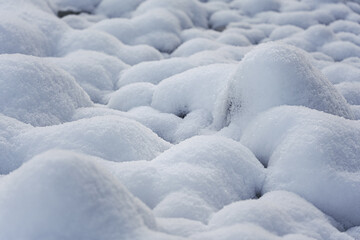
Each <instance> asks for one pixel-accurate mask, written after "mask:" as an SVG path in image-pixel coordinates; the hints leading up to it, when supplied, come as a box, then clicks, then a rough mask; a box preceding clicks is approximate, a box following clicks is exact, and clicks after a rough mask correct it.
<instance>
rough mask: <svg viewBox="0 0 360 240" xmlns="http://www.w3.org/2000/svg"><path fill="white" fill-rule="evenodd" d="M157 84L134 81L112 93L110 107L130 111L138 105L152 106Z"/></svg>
mask: <svg viewBox="0 0 360 240" xmlns="http://www.w3.org/2000/svg"><path fill="white" fill-rule="evenodd" d="M154 89H155V86H154V85H153V84H151V83H146V82H144V83H142V82H140V83H133V84H129V85H126V86H125V87H122V88H120V89H119V90H117V91H116V92H114V93H112V94H111V95H110V97H109V98H110V99H109V103H108V107H109V108H113V109H117V110H121V111H128V110H130V109H132V108H134V107H138V106H150V104H151V100H152V96H153V92H154Z"/></svg>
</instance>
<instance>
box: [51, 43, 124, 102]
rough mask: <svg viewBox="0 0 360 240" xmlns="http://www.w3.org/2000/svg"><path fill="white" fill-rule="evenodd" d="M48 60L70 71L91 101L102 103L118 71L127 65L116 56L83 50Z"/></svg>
mask: <svg viewBox="0 0 360 240" xmlns="http://www.w3.org/2000/svg"><path fill="white" fill-rule="evenodd" d="M50 60H51V61H53V62H54V63H55V64H57V66H59V67H61V68H62V69H64V70H65V71H67V72H68V73H70V74H71V75H72V76H73V77H74V78H75V80H76V82H77V83H79V85H80V86H81V87H82V88H83V89H84V90H85V91H86V92H87V93H88V95H89V96H90V97H91V100H92V101H93V102H95V103H103V104H104V103H106V102H107V97H106V95H107V94H108V93H110V92H112V91H113V90H114V89H115V88H116V82H117V81H118V78H119V75H120V72H121V71H122V70H124V69H126V68H127V67H128V65H127V64H125V63H123V62H122V61H120V60H119V59H118V58H116V57H113V56H109V55H106V54H103V53H100V52H95V51H84V50H79V51H75V52H72V53H70V54H68V55H66V56H65V57H63V58H53V59H50Z"/></svg>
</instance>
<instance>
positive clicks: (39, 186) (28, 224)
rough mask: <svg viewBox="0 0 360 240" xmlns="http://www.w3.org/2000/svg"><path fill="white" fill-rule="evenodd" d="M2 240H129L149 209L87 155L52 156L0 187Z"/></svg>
mask: <svg viewBox="0 0 360 240" xmlns="http://www.w3.org/2000/svg"><path fill="white" fill-rule="evenodd" d="M0 193H1V194H0V209H1V211H0V238H1V239H31V240H32V239H34V240H35V239H54V240H55V239H56V240H57V239H59V240H60V239H73V238H74V237H76V238H77V239H109V240H112V239H119V238H120V239H133V238H132V235H133V234H134V231H136V230H137V229H139V228H145V227H149V228H153V229H154V228H155V227H156V223H155V219H154V217H153V216H152V214H151V212H150V211H149V209H148V208H147V207H146V206H145V205H144V204H142V203H141V202H140V201H139V200H138V199H136V198H134V197H133V196H132V195H131V194H130V193H129V192H128V190H126V189H125V187H123V186H122V185H121V184H120V183H119V182H118V181H117V180H116V179H115V178H113V177H112V176H111V175H110V174H108V173H107V172H106V171H105V170H103V169H102V168H101V167H100V166H99V164H97V163H96V162H95V160H94V159H93V158H91V157H89V156H86V155H80V154H76V153H73V152H68V151H59V150H52V151H49V152H46V153H43V154H41V155H38V156H36V157H34V158H33V159H32V160H30V161H29V162H28V163H26V164H24V165H23V166H22V167H21V168H19V169H18V170H16V171H14V172H13V173H12V174H10V175H8V176H5V177H4V178H2V179H1V182H0Z"/></svg>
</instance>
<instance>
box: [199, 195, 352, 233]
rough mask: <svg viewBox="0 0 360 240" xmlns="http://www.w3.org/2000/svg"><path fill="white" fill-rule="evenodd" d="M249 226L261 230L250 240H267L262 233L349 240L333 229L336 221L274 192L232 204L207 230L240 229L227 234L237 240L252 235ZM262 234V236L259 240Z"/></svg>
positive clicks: (298, 199) (299, 199)
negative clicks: (231, 227)
mask: <svg viewBox="0 0 360 240" xmlns="http://www.w3.org/2000/svg"><path fill="white" fill-rule="evenodd" d="M250 224H253V225H255V226H258V227H260V231H259V232H260V234H259V236H258V237H259V238H254V237H252V238H250V239H268V238H267V237H266V238H265V236H266V234H265V233H266V232H265V231H268V232H270V233H271V234H273V235H275V236H287V235H290V234H291V235H298V238H295V239H308V238H310V239H319V240H321V239H323V240H330V239H344V240H345V239H349V240H350V239H351V238H350V237H348V236H347V235H346V234H344V233H340V232H339V231H338V230H337V229H336V223H335V221H333V220H332V219H330V218H329V217H327V216H326V215H325V214H324V213H322V212H321V211H319V210H318V209H317V208H315V207H314V206H313V205H312V204H310V203H309V202H307V201H305V200H304V199H302V198H301V197H299V196H297V195H295V194H293V193H290V192H285V191H274V192H270V193H267V194H265V195H264V196H262V197H261V198H260V199H256V200H245V201H239V202H235V203H232V204H230V205H228V206H226V207H224V208H223V209H221V210H220V211H219V212H217V213H216V214H214V215H213V216H212V218H211V219H210V221H209V226H210V228H213V229H214V228H215V229H219V228H220V229H221V228H223V227H227V228H225V229H227V230H230V229H229V228H228V227H229V226H234V227H236V228H237V229H240V230H238V231H233V229H231V231H229V233H228V234H229V235H230V236H231V235H232V238H234V239H236V238H235V236H236V235H235V234H241V235H238V236H237V239H239V237H240V238H243V237H245V236H247V235H248V234H249V232H253V233H254V230H256V228H254V227H252V228H254V229H251V228H250V229H251V230H250V231H249V230H247V227H248V225H250ZM334 225H335V226H334ZM250 226H251V225H250ZM261 229H263V230H261ZM263 232H265V233H264V235H263V236H262V233H263ZM199 235H201V234H199ZM209 235H210V234H209V233H205V236H209ZM242 235H244V236H242ZM256 235H257V234H256V233H255V236H256ZM270 236H271V235H270ZM301 237H303V238H301ZM232 238H229V239H232ZM195 239H206V238H195ZM220 239H223V238H220ZM226 239H228V238H226ZM270 239H272V238H270ZM274 239H278V238H274ZM284 239H288V238H284ZM289 239H290V236H289Z"/></svg>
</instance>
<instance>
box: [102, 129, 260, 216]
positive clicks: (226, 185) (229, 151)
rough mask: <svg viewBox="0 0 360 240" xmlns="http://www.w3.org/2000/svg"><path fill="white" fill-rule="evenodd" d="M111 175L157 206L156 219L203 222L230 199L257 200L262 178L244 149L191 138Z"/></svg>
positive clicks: (121, 166)
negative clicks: (180, 219) (155, 156)
mask: <svg viewBox="0 0 360 240" xmlns="http://www.w3.org/2000/svg"><path fill="white" fill-rule="evenodd" d="M109 171H111V172H112V173H113V174H114V175H115V176H116V177H117V178H118V179H119V180H120V181H121V182H122V183H124V184H125V186H126V187H127V188H128V189H129V190H130V191H131V192H132V193H133V194H134V195H135V196H137V197H139V198H140V199H141V200H142V201H144V202H145V203H146V204H147V205H148V206H150V207H151V208H154V207H156V208H155V209H154V211H155V212H156V213H157V214H159V216H161V217H177V218H179V217H182V218H189V219H193V220H198V221H203V222H206V221H207V218H208V217H209V215H210V213H212V212H213V211H214V210H216V209H220V208H222V207H223V206H224V205H227V204H229V203H231V202H232V201H236V200H240V199H249V198H253V197H255V195H256V194H257V192H258V191H259V190H260V189H261V186H262V182H263V180H264V176H265V175H264V170H263V167H262V166H261V164H260V163H259V161H258V160H257V159H256V158H255V157H254V156H253V154H252V153H251V152H250V151H248V149H246V148H245V147H243V146H242V145H241V144H239V143H238V142H235V141H233V140H231V139H227V138H224V137H217V136H197V137H193V138H190V139H187V140H185V141H183V142H181V143H180V144H178V145H175V146H173V147H172V148H170V149H169V150H167V151H165V152H164V153H162V154H161V155H159V156H158V157H157V158H155V159H153V160H152V161H150V162H145V161H136V162H129V163H121V164H119V165H118V167H115V166H113V165H112V166H110V167H109ZM138 182H141V183H142V184H138ZM189 193H191V194H189ZM177 196H182V199H183V201H181V200H179V198H178V197H177ZM199 203H202V205H201V207H198V204H199ZM174 205H176V206H179V208H177V209H173V208H172V207H171V206H174ZM191 212H193V213H196V214H191Z"/></svg>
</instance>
